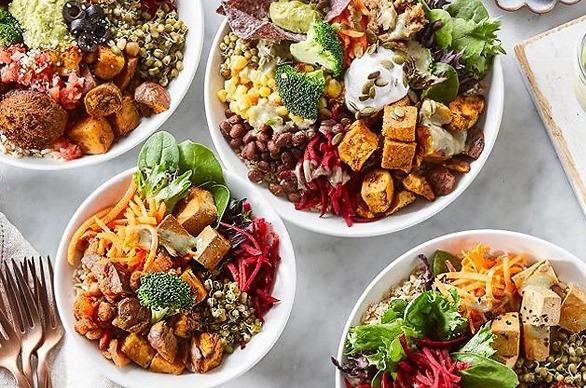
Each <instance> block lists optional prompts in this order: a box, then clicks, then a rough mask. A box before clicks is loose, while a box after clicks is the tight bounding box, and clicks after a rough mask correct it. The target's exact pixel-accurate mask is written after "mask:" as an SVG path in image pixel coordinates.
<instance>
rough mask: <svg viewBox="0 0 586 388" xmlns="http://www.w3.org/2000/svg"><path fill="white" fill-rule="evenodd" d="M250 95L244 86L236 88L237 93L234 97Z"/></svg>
mask: <svg viewBox="0 0 586 388" xmlns="http://www.w3.org/2000/svg"><path fill="white" fill-rule="evenodd" d="M247 93H248V88H247V87H246V86H244V85H238V87H237V88H236V91H235V92H234V95H235V96H236V97H237V98H239V97H242V96H244V95H246V94H247Z"/></svg>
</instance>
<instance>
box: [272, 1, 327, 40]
mask: <svg viewBox="0 0 586 388" xmlns="http://www.w3.org/2000/svg"><path fill="white" fill-rule="evenodd" d="M269 15H270V17H271V20H272V22H273V23H274V24H275V25H277V26H278V27H281V28H282V29H284V30H287V31H291V32H295V33H301V34H304V33H306V32H307V31H309V26H310V25H311V23H312V22H313V21H314V20H317V19H319V18H320V14H319V11H318V10H317V9H315V6H313V5H311V4H306V3H303V2H301V1H299V0H280V1H275V2H273V3H271V6H270V8H269Z"/></svg>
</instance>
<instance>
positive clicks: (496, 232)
mask: <svg viewBox="0 0 586 388" xmlns="http://www.w3.org/2000/svg"><path fill="white" fill-rule="evenodd" d="M475 235H491V236H495V237H498V236H503V237H514V238H517V239H519V240H524V241H528V242H536V243H538V244H540V245H542V246H546V247H549V248H551V249H553V250H556V251H558V252H560V253H562V254H563V255H565V256H566V257H567V258H568V259H569V261H571V262H572V263H573V264H574V265H576V266H577V267H582V268H583V269H584V270H585V271H586V263H584V262H583V261H581V260H580V259H579V258H578V257H577V256H576V255H574V254H573V253H571V252H570V251H568V250H566V249H565V248H562V247H560V246H559V245H556V244H554V243H552V242H550V241H548V240H544V239H542V238H539V237H536V236H533V235H530V234H526V233H521V232H514V231H509V230H505V229H471V230H465V231H460V232H454V233H448V234H444V235H441V236H438V237H435V238H433V239H431V240H428V241H425V242H423V243H421V244H419V245H417V246H415V247H414V248H411V249H409V250H408V251H407V252H405V253H403V254H401V255H400V256H398V257H397V258H395V259H392V261H391V262H390V263H389V264H388V265H387V266H386V267H385V268H383V269H382V270H381V271H380V272H379V273H378V274H377V275H376V276H375V277H374V278H373V279H372V281H371V282H370V283H369V284H368V285H367V286H366V288H365V289H364V291H363V292H362V293H361V294H360V297H359V298H358V299H357V300H356V303H355V304H354V306H353V307H352V310H351V311H350V314H349V315H348V318H347V320H346V323H345V324H344V329H343V330H342V334H341V336H340V341H339V343H338V350H337V353H336V357H337V359H338V360H341V359H342V358H343V357H344V343H345V339H346V335H347V333H348V331H349V330H350V328H351V327H352V326H353V321H354V319H355V318H356V315H357V314H358V311H359V310H360V309H361V308H362V307H364V303H365V301H366V299H367V297H368V296H369V294H370V292H371V291H372V289H373V288H374V287H376V286H377V285H378V284H379V283H380V282H381V280H382V279H383V278H384V277H385V276H386V275H387V274H388V273H389V272H391V271H392V270H393V269H394V268H395V267H396V266H397V265H399V263H401V262H402V261H404V260H408V259H409V258H413V257H414V256H415V255H417V254H419V252H422V251H425V250H426V249H427V248H428V247H430V246H433V245H435V244H437V243H439V242H443V241H450V240H456V239H462V238H466V237H473V236H475ZM392 286H393V285H392V284H389V285H388V287H387V288H390V287H392ZM334 376H335V377H334V378H335V387H336V388H345V386H344V385H343V383H342V382H343V376H342V374H341V373H340V371H339V370H338V369H337V368H336V370H335V372H334Z"/></svg>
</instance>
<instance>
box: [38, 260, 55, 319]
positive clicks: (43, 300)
mask: <svg viewBox="0 0 586 388" xmlns="http://www.w3.org/2000/svg"><path fill="white" fill-rule="evenodd" d="M38 260H39V276H35V287H36V288H37V291H38V301H39V310H42V311H43V318H44V320H43V323H44V324H45V325H46V326H47V327H53V326H54V323H53V317H52V315H53V314H52V312H51V305H50V303H49V295H48V294H47V279H46V277H45V266H44V265H43V258H42V257H39V258H38Z"/></svg>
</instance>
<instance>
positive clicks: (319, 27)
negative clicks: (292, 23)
mask: <svg viewBox="0 0 586 388" xmlns="http://www.w3.org/2000/svg"><path fill="white" fill-rule="evenodd" d="M291 54H292V55H293V57H294V58H295V59H297V60H298V61H299V62H305V63H313V64H319V65H322V66H323V67H325V68H326V69H328V70H329V71H331V72H332V74H333V75H334V77H337V76H338V75H340V73H341V72H342V70H343V68H344V51H343V50H342V43H341V42H340V38H338V34H337V33H336V31H335V30H334V27H332V25H331V24H329V23H327V22H325V21H323V20H318V21H315V22H313V23H312V24H311V27H310V28H309V31H308V32H307V39H306V40H304V41H303V42H299V43H294V44H292V45H291Z"/></svg>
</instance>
